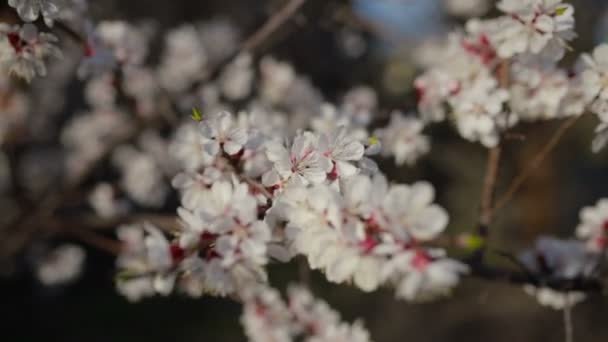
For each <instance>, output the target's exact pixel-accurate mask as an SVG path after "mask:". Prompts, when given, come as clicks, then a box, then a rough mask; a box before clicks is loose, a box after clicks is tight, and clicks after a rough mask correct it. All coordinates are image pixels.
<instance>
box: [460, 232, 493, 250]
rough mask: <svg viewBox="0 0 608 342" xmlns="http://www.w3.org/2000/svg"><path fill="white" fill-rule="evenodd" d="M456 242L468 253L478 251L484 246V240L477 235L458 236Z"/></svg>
mask: <svg viewBox="0 0 608 342" xmlns="http://www.w3.org/2000/svg"><path fill="white" fill-rule="evenodd" d="M458 240H459V244H460V245H461V246H462V247H464V249H466V250H469V251H476V250H479V249H480V248H482V247H483V246H485V244H486V240H485V239H484V238H483V237H482V236H480V235H477V234H465V235H462V236H460V238H459V239H458Z"/></svg>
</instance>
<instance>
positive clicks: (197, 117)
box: [192, 107, 203, 121]
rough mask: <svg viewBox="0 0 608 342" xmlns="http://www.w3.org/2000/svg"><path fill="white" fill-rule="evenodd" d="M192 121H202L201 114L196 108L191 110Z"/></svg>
mask: <svg viewBox="0 0 608 342" xmlns="http://www.w3.org/2000/svg"><path fill="white" fill-rule="evenodd" d="M192 119H193V120H194V121H203V114H201V112H200V111H199V110H198V108H196V107H193V108H192Z"/></svg>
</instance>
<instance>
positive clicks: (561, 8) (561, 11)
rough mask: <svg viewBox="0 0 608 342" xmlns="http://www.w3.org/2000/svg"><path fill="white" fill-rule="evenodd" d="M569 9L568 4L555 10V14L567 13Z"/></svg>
mask: <svg viewBox="0 0 608 342" xmlns="http://www.w3.org/2000/svg"><path fill="white" fill-rule="evenodd" d="M567 10H568V7H567V6H564V7H560V8H558V9H556V10H555V15H562V14H564V13H566V11H567Z"/></svg>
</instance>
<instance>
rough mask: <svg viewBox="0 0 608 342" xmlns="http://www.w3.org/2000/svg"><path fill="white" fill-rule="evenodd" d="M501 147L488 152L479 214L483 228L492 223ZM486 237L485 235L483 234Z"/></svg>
mask: <svg viewBox="0 0 608 342" xmlns="http://www.w3.org/2000/svg"><path fill="white" fill-rule="evenodd" d="M500 153H501V148H500V146H495V147H493V148H492V149H490V151H489V152H488V162H487V165H486V175H485V177H484V181H483V189H482V192H481V206H480V209H481V211H480V214H479V223H480V225H481V226H484V227H487V226H488V225H489V224H490V223H491V222H492V216H493V210H492V200H493V199H494V192H495V189H496V180H497V178H498V169H499V165H500ZM482 235H485V234H482Z"/></svg>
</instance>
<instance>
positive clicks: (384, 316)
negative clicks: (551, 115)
mask: <svg viewBox="0 0 608 342" xmlns="http://www.w3.org/2000/svg"><path fill="white" fill-rule="evenodd" d="M283 3H284V0H221V1H220V0H205V1H196V0H174V1H164V0H146V1H119V0H99V1H97V0H96V1H91V4H90V10H91V11H92V13H93V18H95V19H96V20H104V19H108V20H114V19H121V20H127V21H130V22H140V21H141V22H144V21H146V22H147V21H149V22H152V23H153V24H154V25H156V29H157V32H159V34H157V35H155V37H157V38H154V39H153V40H152V47H151V50H152V51H151V56H150V58H151V59H154V58H158V49H159V47H158V46H160V43H159V42H161V43H162V35H161V34H162V32H165V31H166V30H167V29H169V28H172V27H175V26H178V25H180V24H184V23H195V22H199V21H206V20H215V19H222V20H228V21H229V22H231V23H232V24H233V25H234V27H235V28H236V29H237V30H238V32H239V35H240V36H241V37H247V36H248V35H250V34H251V33H252V32H254V31H255V30H256V29H257V28H258V27H260V25H262V24H263V23H264V22H265V20H266V19H267V18H268V17H269V16H271V15H272V13H274V12H275V11H277V9H278V8H279V7H280V6H281V5H282V4H283ZM570 3H572V4H573V5H574V6H575V9H576V14H575V16H576V20H577V23H576V27H577V32H578V34H579V37H578V39H577V40H575V41H574V43H573V50H574V51H573V52H571V53H570V54H569V55H568V57H567V58H566V60H565V61H564V63H565V64H566V65H570V64H572V62H573V61H574V59H575V58H576V57H577V56H578V54H580V53H582V52H586V51H589V50H591V49H592V48H593V47H594V46H595V45H596V44H598V43H599V42H602V41H608V1H605V0H573V1H570ZM1 8H2V11H7V10H8V9H7V6H6V5H2V7H1ZM494 11H495V10H494V8H493V2H492V1H483V0H352V1H347V0H343V1H337V0H336V1H334V0H308V1H307V2H306V4H305V5H304V7H303V9H302V10H301V11H300V12H299V14H298V15H297V16H296V17H295V18H294V19H293V20H291V21H289V22H288V23H287V24H286V25H285V28H284V29H282V30H280V32H279V34H277V35H275V36H273V37H272V39H270V40H269V41H267V42H265V43H264V44H263V46H262V48H261V52H262V53H263V54H269V55H273V56H275V57H277V58H278V59H280V60H283V61H288V62H290V63H292V64H293V66H294V67H295V69H296V70H297V72H298V73H299V74H302V75H306V77H308V78H309V79H310V82H311V83H312V84H313V85H314V86H315V87H316V88H317V89H319V90H320V91H321V93H322V94H323V96H324V97H325V98H326V99H329V100H334V101H338V100H339V99H340V98H341V97H342V96H343V95H344V94H345V92H346V91H347V90H348V89H350V88H352V87H353V86H357V85H368V86H371V87H372V88H374V89H375V90H376V91H377V93H378V98H379V108H380V112H381V113H384V115H385V116H386V113H388V112H389V111H391V110H393V109H401V110H403V111H405V112H408V111H412V110H415V96H414V92H413V89H412V81H413V78H414V77H415V75H416V73H417V72H418V71H419V70H418V69H417V66H416V65H417V64H416V59H417V58H420V56H417V55H416V53H415V52H416V51H420V49H416V47H417V46H420V44H423V43H424V42H428V41H433V39H436V38H437V37H440V36H441V35H442V34H444V33H445V32H447V31H450V30H452V29H454V28H455V27H457V26H458V25H461V24H462V23H463V22H464V21H466V18H467V16H469V15H470V14H471V13H473V14H475V15H490V16H491V15H493V14H494V13H495V12H494ZM46 86H47V87H48V86H50V85H46ZM81 86H82V84H80V83H78V81H73V82H72V83H70V84H69V85H68V86H67V87H66V89H65V92H64V96H65V98H63V99H56V101H63V102H64V103H66V106H65V109H63V110H62V111H60V112H59V113H57V114H56V115H54V116H53V117H52V118H51V119H50V120H51V121H53V120H55V121H56V122H62V120H65V118H66V117H68V116H69V115H70V114H69V113H71V112H72V111H73V110H74V108H77V107H78V106H80V105H81V104H80V103H79V102H78V100H75V98H77V97H78V96H79V95H81V91H82V90H81V89H80V87H81ZM45 109H46V108H45V107H42V108H40V107H38V108H36V111H38V112H39V113H38V114H37V115H39V117H36V116H34V117H30V119H29V120H31V121H34V122H35V123H36V122H38V124H40V126H41V131H42V132H41V135H40V138H39V139H38V140H37V142H36V144H34V145H28V146H18V147H16V148H12V147H10V146H9V147H6V145H3V158H6V159H8V160H13V159H16V160H13V161H14V162H15V163H20V162H24V161H23V160H22V159H25V158H34V159H37V158H51V159H52V158H53V155H52V154H53V153H55V149H54V146H55V145H54V144H57V136H56V134H53V133H52V132H51V133H49V131H46V133H45V132H44V131H45V127H47V126H45V125H46V124H42V123H40V122H39V121H40V120H46V119H45V118H44V113H43V112H44V111H45ZM0 114H2V113H0ZM184 115H188V114H187V113H185V114H184ZM31 121H30V122H31ZM595 124H596V122H595V118H592V117H585V118H583V119H582V120H580V121H579V122H578V123H577V124H576V126H575V127H574V128H573V129H572V130H571V131H569V133H568V134H567V135H566V137H565V138H564V139H563V140H562V141H561V143H560V145H559V146H558V148H557V149H556V150H555V151H554V152H553V153H552V154H551V156H550V157H549V158H548V159H547V160H546V161H545V162H544V163H543V164H542V166H541V167H540V168H539V169H538V170H537V171H535V172H534V174H533V176H532V178H531V179H530V180H529V181H528V182H527V183H526V185H525V186H524V187H523V189H522V191H520V192H519V193H518V194H517V196H516V198H515V200H514V201H513V202H511V204H510V205H509V206H508V207H507V208H505V209H504V210H503V211H501V212H500V213H499V214H498V217H497V223H496V224H495V225H494V226H493V228H492V235H491V238H492V240H491V242H490V243H491V244H492V246H495V247H496V248H500V249H502V250H509V251H513V252H517V251H520V250H521V249H523V248H526V247H529V246H530V245H531V244H532V243H533V241H534V240H535V238H536V237H538V236H539V235H543V234H556V235H558V236H560V237H568V236H571V235H572V233H573V230H574V227H575V226H576V224H577V222H578V212H579V209H580V208H581V207H583V206H586V205H592V204H594V203H595V202H596V201H597V199H599V198H601V197H603V196H606V195H607V194H608V152H606V151H605V150H604V152H602V153H600V154H592V153H591V150H590V142H591V139H592V131H593V129H594V127H595ZM557 125H559V123H557V122H545V123H540V124H527V125H523V126H522V125H519V126H518V127H517V129H516V133H518V134H521V135H522V136H523V137H524V139H523V140H522V139H515V140H512V141H508V142H507V144H506V150H505V152H504V158H505V161H504V162H503V164H502V165H501V170H500V177H499V184H498V192H499V193H500V192H501V190H504V188H505V187H506V185H508V183H509V181H510V180H512V179H513V177H514V176H515V175H517V173H518V172H519V171H520V170H522V169H523V168H525V167H526V166H527V164H528V163H529V160H530V159H531V157H532V156H534V155H535V154H536V153H537V151H538V150H539V149H540V148H541V147H542V145H543V144H544V143H545V142H546V140H547V139H548V137H549V136H550V134H551V133H552V132H553V131H554V130H555V129H556V127H557ZM427 132H428V133H429V135H431V136H432V139H433V140H432V149H431V153H430V154H429V155H427V156H426V157H424V158H423V159H422V160H421V161H420V162H419V163H418V164H417V165H416V166H415V167H412V168H410V167H401V168H397V167H395V165H394V163H393V161H392V160H380V165H381V168H382V169H383V170H386V172H387V174H388V175H389V178H390V179H392V180H394V181H399V182H410V181H414V180H422V179H424V180H429V181H431V182H432V183H433V184H434V185H435V187H436V189H437V191H438V201H439V203H441V204H442V205H443V206H445V207H446V208H447V209H448V212H449V213H450V217H451V222H450V225H449V227H448V233H449V234H457V233H459V232H466V231H470V230H471V229H472V227H473V226H474V224H475V222H476V215H477V209H478V208H477V205H478V203H479V193H480V191H481V183H482V177H483V169H484V165H485V157H486V150H485V149H484V148H482V147H481V146H480V145H478V144H471V143H467V142H465V141H464V140H462V139H460V138H458V136H457V135H456V133H455V132H454V131H453V130H452V129H451V128H450V127H449V126H448V125H447V124H442V125H438V126H433V127H431V128H430V129H428V131H427ZM15 134H17V135H18V134H19V133H15ZM45 134H46V135H45ZM24 149H25V150H27V151H26V152H31V153H24ZM24 156H25V157H24ZM49 156H50V157H49ZM40 171H43V172H40ZM52 172H53V170H52V168H51V169H46V168H42V169H39V170H38V173H36V177H37V179H44V177H45V174H47V175H48V174H50V173H52ZM100 174H103V172H101V173H100ZM90 181H91V182H95V180H94V179H92V180H90ZM11 182H17V181H16V180H12V181H11ZM9 188H10V186H9ZM12 191H13V192H14V191H19V192H25V191H28V189H24V188H22V187H13V189H12ZM33 196H35V195H33ZM170 206H171V205H169V207H170ZM165 209H167V208H165ZM1 210H2V211H1V212H0V222H5V221H7V220H8V219H9V218H10V217H11V216H12V215H14V212H15V210H14V207H13V206H12V204H11V203H10V201H8V200H4V199H3V200H2V206H1ZM167 210H169V209H167ZM3 220H4V221H3ZM57 239H58V240H61V239H62V238H61V237H59V238H57ZM67 240H68V241H69V239H67ZM30 255H31V252H28V251H24V252H22V253H20V254H19V255H18V256H17V257H16V258H11V259H10V260H2V264H1V266H2V267H1V268H0V271H1V272H2V274H1V277H0V289H1V290H2V291H1V292H0V303H2V304H1V307H2V309H1V310H2V311H4V312H5V314H4V316H5V317H6V318H8V319H6V318H5V320H4V323H3V324H2V326H3V327H4V329H3V332H2V336H3V337H2V340H3V341H37V340H41V339H44V340H45V341H63V342H71V341H74V342H76V341H78V342H80V341H91V342H93V341H116V342H119V341H130V342H135V341H146V342H156V341H159V342H160V341H162V342H165V341H185V342H189V341H193V342H194V341H244V340H245V337H244V335H243V333H242V329H241V326H240V324H239V316H240V306H239V305H238V304H237V303H234V302H231V301H230V300H223V299H216V298H209V297H204V298H202V299H200V300H192V299H188V298H182V297H180V296H178V295H175V296H171V297H168V298H153V299H147V300H144V301H143V302H141V303H137V304H131V303H129V302H127V301H126V300H125V299H124V298H123V297H121V296H119V295H118V294H116V291H115V289H114V283H113V281H114V271H115V268H114V258H113V257H111V256H109V255H106V254H104V253H102V252H99V251H97V250H95V249H89V248H87V255H88V256H87V259H86V267H85V268H84V272H83V274H82V276H81V278H80V279H79V280H78V281H76V282H74V283H72V284H69V285H65V286H59V287H45V286H43V285H41V284H40V283H39V282H38V281H37V279H36V278H35V277H34V276H33V275H32V272H31V263H30ZM496 262H501V261H500V260H497V261H496ZM269 273H270V276H271V284H273V285H276V286H277V287H278V288H284V287H285V286H286V284H288V283H290V282H295V281H297V280H298V278H299V274H298V267H297V266H296V265H295V264H293V263H292V264H290V265H281V266H277V265H271V266H269ZM311 276H312V285H311V286H312V289H313V292H314V293H315V294H316V295H318V296H319V297H321V298H324V299H325V300H327V301H328V302H329V303H330V304H331V305H333V306H334V307H335V308H336V309H337V310H339V311H340V312H341V314H342V315H343V317H344V318H345V319H347V320H349V321H352V320H353V319H355V318H356V317H361V318H362V319H363V320H364V322H365V325H366V327H367V328H368V329H369V330H370V332H371V334H372V337H373V338H374V340H375V341H380V342H383V341H387V342H388V341H403V340H410V339H411V340H415V341H420V342H422V341H459V340H467V341H488V340H489V341H537V340H544V341H555V340H562V338H563V337H562V336H563V335H562V334H563V331H562V323H561V322H562V313H561V312H559V311H553V310H551V309H548V308H544V307H541V306H540V305H539V304H537V302H536V301H535V300H534V299H533V298H531V297H529V296H528V295H526V294H525V293H524V292H523V291H522V290H521V289H520V288H517V287H514V286H509V285H506V284H495V283H488V282H482V281H476V280H465V282H464V283H463V284H462V285H461V286H460V287H458V288H457V290H456V291H455V293H454V296H453V297H451V298H447V299H445V300H441V301H439V302H434V303H431V304H408V303H404V302H402V301H396V300H395V299H394V298H393V294H392V292H391V291H389V290H380V291H378V292H376V293H372V294H365V293H363V292H360V291H358V290H356V289H354V288H351V287H348V286H336V285H334V284H329V283H328V282H326V281H325V280H324V279H323V277H322V276H321V275H319V274H317V273H314V272H313V273H312V274H311ZM605 317H608V300H606V298H601V297H592V298H590V299H589V300H587V301H586V302H584V303H583V304H582V305H579V306H576V307H575V309H574V313H573V318H574V327H575V337H576V341H607V340H608V325H606V324H605Z"/></svg>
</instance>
